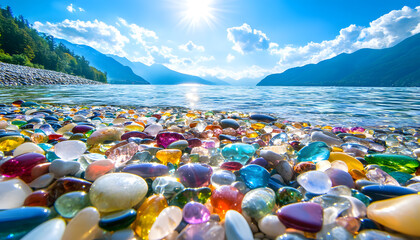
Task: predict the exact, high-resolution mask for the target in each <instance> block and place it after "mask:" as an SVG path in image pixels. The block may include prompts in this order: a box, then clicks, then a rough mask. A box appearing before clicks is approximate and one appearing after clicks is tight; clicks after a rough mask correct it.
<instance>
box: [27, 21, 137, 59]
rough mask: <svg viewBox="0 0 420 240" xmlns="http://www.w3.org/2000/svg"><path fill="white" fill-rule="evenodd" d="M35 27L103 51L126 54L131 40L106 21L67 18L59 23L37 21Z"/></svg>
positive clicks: (57, 36)
mask: <svg viewBox="0 0 420 240" xmlns="http://www.w3.org/2000/svg"><path fill="white" fill-rule="evenodd" d="M34 28H35V29H36V30H38V31H40V32H44V33H47V34H50V35H52V36H54V37H56V38H62V39H66V40H67V41H69V42H72V43H75V44H83V45H88V46H90V47H93V48H95V49H97V50H98V51H100V52H102V53H110V54H117V55H122V56H125V55H127V54H126V53H125V51H124V46H125V45H126V44H127V43H129V42H130V40H129V39H128V38H127V37H126V36H124V35H122V34H121V32H120V31H119V30H118V29H117V28H115V27H114V26H112V25H107V24H106V23H104V22H101V21H98V20H94V21H81V20H69V19H66V20H64V21H62V22H59V23H50V22H47V23H45V24H43V23H41V22H35V23H34Z"/></svg>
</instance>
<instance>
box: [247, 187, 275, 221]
mask: <svg viewBox="0 0 420 240" xmlns="http://www.w3.org/2000/svg"><path fill="white" fill-rule="evenodd" d="M275 203H276V197H275V193H274V191H273V190H271V189H270V188H257V189H254V190H251V191H249V192H247V193H246V194H245V196H244V198H243V200H242V206H241V208H242V212H243V213H245V214H246V215H248V216H250V217H252V218H255V219H257V220H258V219H260V218H262V217H264V216H265V215H267V214H269V213H270V212H271V211H272V210H273V208H274V206H275Z"/></svg>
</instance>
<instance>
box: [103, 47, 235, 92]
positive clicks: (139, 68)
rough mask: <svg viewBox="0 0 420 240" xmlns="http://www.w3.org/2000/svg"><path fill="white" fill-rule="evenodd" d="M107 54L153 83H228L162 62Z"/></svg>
mask: <svg viewBox="0 0 420 240" xmlns="http://www.w3.org/2000/svg"><path fill="white" fill-rule="evenodd" d="M107 56H109V57H112V58H114V59H115V60H116V61H118V62H120V63H121V64H122V65H124V66H128V67H130V68H131V69H133V72H134V73H135V74H137V75H139V76H142V77H144V78H145V79H146V80H147V81H149V82H150V83H151V84H154V85H162V84H165V85H176V84H190V83H193V84H204V85H229V84H228V83H226V82H224V81H222V80H219V79H212V80H205V79H203V78H201V77H197V76H193V75H189V74H184V73H180V72H177V71H174V70H171V69H169V68H167V67H165V66H164V65H162V64H153V65H151V66H147V65H146V64H143V63H141V62H131V61H130V60H128V59H127V58H123V57H119V56H116V55H111V54H108V55H107Z"/></svg>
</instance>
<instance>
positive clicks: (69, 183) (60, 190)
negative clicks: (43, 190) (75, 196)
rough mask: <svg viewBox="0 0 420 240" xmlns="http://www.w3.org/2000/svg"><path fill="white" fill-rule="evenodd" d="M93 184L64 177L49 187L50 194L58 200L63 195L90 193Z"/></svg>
mask: <svg viewBox="0 0 420 240" xmlns="http://www.w3.org/2000/svg"><path fill="white" fill-rule="evenodd" d="M91 185H92V183H91V182H88V181H86V180H84V179H81V178H75V177H63V178H59V179H57V181H55V182H54V183H53V184H52V185H50V186H49V187H48V193H49V194H50V196H51V198H52V199H54V200H55V199H57V198H59V197H60V196H61V195H63V194H65V193H68V192H73V191H84V192H89V189H90V187H91Z"/></svg>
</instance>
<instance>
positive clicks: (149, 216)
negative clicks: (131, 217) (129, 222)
mask: <svg viewBox="0 0 420 240" xmlns="http://www.w3.org/2000/svg"><path fill="white" fill-rule="evenodd" d="M167 207H168V203H167V201H166V199H165V197H163V195H152V196H150V197H148V198H147V199H146V200H145V201H144V202H143V204H142V205H141V206H140V208H139V209H138V210H137V218H136V220H135V222H134V223H133V227H134V231H135V232H136V233H137V235H138V236H139V237H140V238H141V239H145V238H147V237H148V236H149V233H150V229H151V228H152V225H153V223H154V222H155V220H156V218H157V216H159V214H160V212H162V211H163V209H165V208H167Z"/></svg>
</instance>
